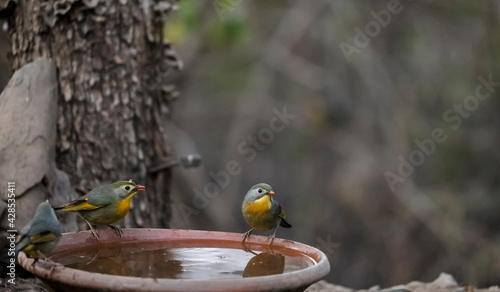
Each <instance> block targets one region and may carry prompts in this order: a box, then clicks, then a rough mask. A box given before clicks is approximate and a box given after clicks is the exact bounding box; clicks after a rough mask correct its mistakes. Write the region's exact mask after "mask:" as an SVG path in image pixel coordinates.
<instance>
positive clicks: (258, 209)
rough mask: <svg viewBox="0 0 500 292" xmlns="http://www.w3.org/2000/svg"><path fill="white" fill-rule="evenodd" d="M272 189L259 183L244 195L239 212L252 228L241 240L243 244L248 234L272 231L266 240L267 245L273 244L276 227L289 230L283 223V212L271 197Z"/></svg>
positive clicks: (286, 224) (285, 223) (287, 224)
mask: <svg viewBox="0 0 500 292" xmlns="http://www.w3.org/2000/svg"><path fill="white" fill-rule="evenodd" d="M273 195H274V192H273V189H272V188H271V186H270V185H268V184H265V183H259V184H256V185H254V186H253V187H252V188H251V189H250V190H249V191H248V192H247V194H246V195H245V199H243V204H242V205H241V211H242V212H243V217H244V218H245V220H246V221H247V223H248V224H249V225H250V226H251V227H252V228H251V229H250V230H248V231H247V232H246V233H245V234H244V235H243V238H242V240H241V243H244V242H245V240H246V239H247V238H248V236H250V233H252V231H253V230H254V229H255V230H263V231H267V230H271V229H274V230H273V234H271V235H270V236H269V238H268V242H269V245H271V243H272V242H273V239H274V237H275V235H276V229H277V228H278V226H281V227H285V228H290V227H292V225H290V224H289V223H288V222H286V221H285V212H284V211H283V210H282V209H281V206H280V204H279V203H278V201H276V200H275V199H274V198H273V197H272V196H273Z"/></svg>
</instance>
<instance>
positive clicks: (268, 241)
mask: <svg viewBox="0 0 500 292" xmlns="http://www.w3.org/2000/svg"><path fill="white" fill-rule="evenodd" d="M276 229H278V226H276V227H275V228H274V231H273V234H271V235H269V237H268V238H267V244H268V245H271V244H272V243H273V239H274V237H275V236H276Z"/></svg>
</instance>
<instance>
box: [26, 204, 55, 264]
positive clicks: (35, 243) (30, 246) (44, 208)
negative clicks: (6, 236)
mask: <svg viewBox="0 0 500 292" xmlns="http://www.w3.org/2000/svg"><path fill="white" fill-rule="evenodd" d="M60 238H61V227H60V225H59V221H58V220H57V217H56V213H54V210H52V206H50V204H49V203H48V202H42V203H40V204H39V205H38V207H37V208H36V211H35V215H33V219H31V221H30V222H29V223H28V224H27V225H26V226H24V227H23V229H22V230H21V234H20V236H19V238H18V240H17V242H16V255H17V254H18V253H19V252H20V251H23V252H24V253H25V254H26V255H28V256H29V257H31V258H39V257H40V256H41V257H43V258H47V257H46V256H45V254H46V253H48V252H50V251H51V250H52V249H54V248H55V247H56V246H57V243H58V242H59V239H60Z"/></svg>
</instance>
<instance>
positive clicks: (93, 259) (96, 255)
mask: <svg viewBox="0 0 500 292" xmlns="http://www.w3.org/2000/svg"><path fill="white" fill-rule="evenodd" d="M98 257H99V250H97V252H96V253H95V254H94V255H93V256H92V258H91V259H90V260H89V261H88V262H86V263H85V265H90V264H91V263H93V262H95V260H97V258H98Z"/></svg>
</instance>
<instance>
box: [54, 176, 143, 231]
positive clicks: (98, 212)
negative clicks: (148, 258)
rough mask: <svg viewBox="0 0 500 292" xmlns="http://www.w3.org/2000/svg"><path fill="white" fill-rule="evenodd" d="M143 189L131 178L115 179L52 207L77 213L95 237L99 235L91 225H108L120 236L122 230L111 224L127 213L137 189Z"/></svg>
mask: <svg viewBox="0 0 500 292" xmlns="http://www.w3.org/2000/svg"><path fill="white" fill-rule="evenodd" d="M144 190H146V187H145V186H143V185H138V184H136V183H134V182H133V181H132V180H128V181H117V182H115V183H112V184H109V185H102V186H99V187H97V188H95V189H93V190H91V191H90V192H89V193H87V194H86V195H84V196H81V197H80V198H78V199H76V200H74V201H71V202H69V203H68V204H66V205H65V206H62V207H56V208H54V209H55V210H63V211H69V212H75V213H78V215H80V216H81V217H82V218H83V219H84V220H85V222H87V224H88V225H89V227H90V231H91V232H92V234H93V235H94V237H95V238H96V239H99V235H98V234H97V232H96V231H95V229H94V227H93V226H92V225H106V226H109V227H110V228H112V229H113V230H115V232H116V234H117V235H119V236H120V238H122V237H123V231H122V230H121V229H120V228H119V227H117V226H113V225H111V224H113V223H115V222H117V221H118V220H120V219H122V218H123V217H125V215H127V214H128V211H129V210H130V201H131V200H132V197H133V196H134V195H135V194H136V193H137V192H138V191H144Z"/></svg>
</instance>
